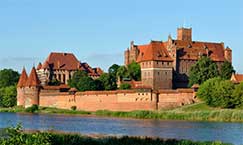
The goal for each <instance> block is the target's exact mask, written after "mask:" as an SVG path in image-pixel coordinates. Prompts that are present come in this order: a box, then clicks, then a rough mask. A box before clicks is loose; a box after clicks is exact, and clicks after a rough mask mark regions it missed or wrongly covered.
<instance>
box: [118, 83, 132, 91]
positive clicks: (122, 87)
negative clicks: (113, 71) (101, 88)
mask: <svg viewBox="0 0 243 145" xmlns="http://www.w3.org/2000/svg"><path fill="white" fill-rule="evenodd" d="M131 87H132V86H131V85H130V84H128V83H123V84H121V85H120V90H129V89H131Z"/></svg>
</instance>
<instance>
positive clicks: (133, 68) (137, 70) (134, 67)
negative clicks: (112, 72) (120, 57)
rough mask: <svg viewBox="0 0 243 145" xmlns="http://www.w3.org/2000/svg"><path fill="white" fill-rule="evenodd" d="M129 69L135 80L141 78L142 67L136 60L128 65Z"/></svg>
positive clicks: (131, 76)
mask: <svg viewBox="0 0 243 145" xmlns="http://www.w3.org/2000/svg"><path fill="white" fill-rule="evenodd" d="M127 71H128V74H129V76H130V78H131V79H133V80H135V81H140V80H141V67H140V65H139V64H138V63H136V62H135V61H133V62H132V63H130V64H129V65H128V66H127Z"/></svg>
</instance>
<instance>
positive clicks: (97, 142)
mask: <svg viewBox="0 0 243 145" xmlns="http://www.w3.org/2000/svg"><path fill="white" fill-rule="evenodd" d="M20 129H21V128H19V127H16V128H8V129H7V131H3V130H2V131H1V130H0V135H1V134H2V136H0V145H5V144H19V145H21V144H25V145H32V144H38V145H65V144H67V143H68V144H69V145H76V144H85V145H131V144H132V145H141V144H144V145H145V144H149V145H158V144H160V145H171V144H173V145H188V144H191V145H192V144H193V145H216V144H217V145H230V144H228V143H222V142H219V141H212V142H210V141H204V142H198V141H190V140H176V139H161V138H150V137H140V136H139V137H136V136H134V137H129V136H106V135H81V134H74V133H63V132H55V131H49V132H39V131H34V132H33V131H30V132H29V131H28V132H26V131H21V130H20ZM1 137H3V138H1Z"/></svg>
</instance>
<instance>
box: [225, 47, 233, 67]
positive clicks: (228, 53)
mask: <svg viewBox="0 0 243 145" xmlns="http://www.w3.org/2000/svg"><path fill="white" fill-rule="evenodd" d="M224 57H225V59H226V60H227V61H229V62H231V63H232V50H231V49H230V48H229V47H226V48H225V50H224Z"/></svg>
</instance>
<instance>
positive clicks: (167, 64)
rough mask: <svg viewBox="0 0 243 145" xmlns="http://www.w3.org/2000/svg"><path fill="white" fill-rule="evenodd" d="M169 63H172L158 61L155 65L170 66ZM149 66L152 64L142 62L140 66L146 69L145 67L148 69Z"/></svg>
mask: <svg viewBox="0 0 243 145" xmlns="http://www.w3.org/2000/svg"><path fill="white" fill-rule="evenodd" d="M171 63H172V62H164V61H160V62H159V61H157V62H156V64H157V65H159V66H171ZM151 64H152V62H151V61H149V62H142V64H141V65H142V66H143V67H146V66H149V67H150V66H151Z"/></svg>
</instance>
